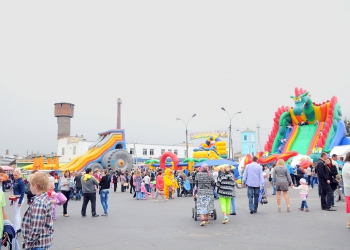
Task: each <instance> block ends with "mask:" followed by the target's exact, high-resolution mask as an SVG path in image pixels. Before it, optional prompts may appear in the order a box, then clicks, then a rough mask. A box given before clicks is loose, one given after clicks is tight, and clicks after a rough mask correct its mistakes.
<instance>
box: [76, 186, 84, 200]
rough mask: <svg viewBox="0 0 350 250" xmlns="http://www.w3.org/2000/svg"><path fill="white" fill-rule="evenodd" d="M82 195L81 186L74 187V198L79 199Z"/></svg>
mask: <svg viewBox="0 0 350 250" xmlns="http://www.w3.org/2000/svg"><path fill="white" fill-rule="evenodd" d="M82 195H83V192H82V190H81V188H76V194H75V199H77V200H80V199H81V196H82Z"/></svg>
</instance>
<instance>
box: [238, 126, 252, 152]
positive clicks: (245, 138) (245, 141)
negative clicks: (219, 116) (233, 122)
mask: <svg viewBox="0 0 350 250" xmlns="http://www.w3.org/2000/svg"><path fill="white" fill-rule="evenodd" d="M241 142H242V151H241V154H250V155H252V156H255V155H256V133H255V131H253V130H250V129H249V128H247V129H246V130H244V131H242V132H241Z"/></svg>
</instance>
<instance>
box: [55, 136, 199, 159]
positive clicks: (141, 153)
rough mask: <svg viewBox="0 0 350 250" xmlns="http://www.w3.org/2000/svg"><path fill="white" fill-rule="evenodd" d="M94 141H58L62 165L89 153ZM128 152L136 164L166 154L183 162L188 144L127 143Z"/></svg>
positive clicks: (190, 146) (191, 151) (64, 139)
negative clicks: (171, 154) (175, 156)
mask: <svg viewBox="0 0 350 250" xmlns="http://www.w3.org/2000/svg"><path fill="white" fill-rule="evenodd" d="M92 143H93V141H87V140H85V139H84V138H83V137H79V136H69V137H64V138H61V139H58V141H57V155H59V156H61V157H60V163H68V162H70V161H71V160H72V159H74V158H75V157H77V156H80V155H82V154H84V153H86V152H87V151H88V148H89V146H90V145H91V144H92ZM194 148H195V147H193V146H192V144H191V145H190V144H189V146H188V151H189V152H188V157H192V155H193V149H194ZM126 150H127V151H128V152H129V153H130V154H131V155H132V158H133V159H134V162H136V159H137V163H139V164H140V163H143V162H145V161H147V160H149V159H159V158H160V157H161V155H162V154H164V153H165V152H173V153H174V154H176V155H177V156H178V158H179V160H183V159H185V158H186V144H181V145H162V144H141V143H127V144H126Z"/></svg>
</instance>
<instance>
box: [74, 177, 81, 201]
mask: <svg viewBox="0 0 350 250" xmlns="http://www.w3.org/2000/svg"><path fill="white" fill-rule="evenodd" d="M81 177H82V175H81V172H79V173H76V176H75V178H74V182H75V191H76V194H75V198H76V200H77V201H80V200H81V196H82V194H83V193H82V187H81Z"/></svg>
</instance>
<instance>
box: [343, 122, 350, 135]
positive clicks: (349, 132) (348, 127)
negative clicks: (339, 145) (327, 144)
mask: <svg viewBox="0 0 350 250" xmlns="http://www.w3.org/2000/svg"><path fill="white" fill-rule="evenodd" d="M344 123H345V128H346V136H350V120H349V119H348V118H346V117H345V118H344Z"/></svg>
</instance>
